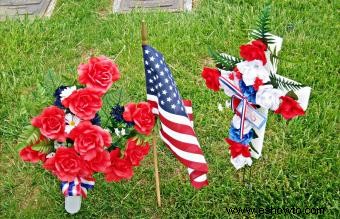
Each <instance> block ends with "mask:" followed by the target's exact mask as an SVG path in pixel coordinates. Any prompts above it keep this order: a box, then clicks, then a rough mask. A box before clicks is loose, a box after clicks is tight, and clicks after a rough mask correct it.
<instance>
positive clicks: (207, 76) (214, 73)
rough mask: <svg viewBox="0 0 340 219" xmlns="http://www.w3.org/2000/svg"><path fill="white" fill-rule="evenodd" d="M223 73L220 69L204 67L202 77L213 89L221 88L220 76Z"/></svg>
mask: <svg viewBox="0 0 340 219" xmlns="http://www.w3.org/2000/svg"><path fill="white" fill-rule="evenodd" d="M220 76H221V73H220V71H219V70H218V69H214V68H207V67H204V68H203V71H202V77H203V78H204V80H205V84H206V85H207V87H208V88H209V89H211V90H213V91H219V90H220V82H219V77H220Z"/></svg>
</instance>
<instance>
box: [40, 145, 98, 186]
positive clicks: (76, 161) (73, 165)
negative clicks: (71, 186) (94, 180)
mask: <svg viewBox="0 0 340 219" xmlns="http://www.w3.org/2000/svg"><path fill="white" fill-rule="evenodd" d="M44 168H45V169H47V170H50V171H52V173H53V174H55V175H56V176H57V177H58V178H59V179H60V180H61V181H68V182H71V181H73V180H74V178H75V177H91V175H92V171H91V170H90V168H89V167H88V165H87V164H86V163H85V161H84V160H83V159H81V157H80V156H79V155H78V154H77V152H76V151H75V150H74V149H73V148H65V147H60V148H58V149H57V151H56V153H55V156H54V157H52V158H49V159H47V160H46V162H45V163H44Z"/></svg>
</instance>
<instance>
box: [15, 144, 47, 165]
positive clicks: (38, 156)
mask: <svg viewBox="0 0 340 219" xmlns="http://www.w3.org/2000/svg"><path fill="white" fill-rule="evenodd" d="M19 155H20V157H21V159H22V160H23V161H26V162H31V163H37V162H39V161H42V162H44V161H45V160H46V154H44V153H41V152H39V151H35V150H33V149H32V147H31V146H27V147H25V148H23V149H22V150H21V151H20V153H19Z"/></svg>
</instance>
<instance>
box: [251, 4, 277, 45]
mask: <svg viewBox="0 0 340 219" xmlns="http://www.w3.org/2000/svg"><path fill="white" fill-rule="evenodd" d="M270 7H271V6H270V4H267V5H266V6H265V7H264V9H263V10H262V13H261V15H260V17H259V18H258V20H257V22H256V27H255V28H254V30H253V31H252V32H251V33H250V36H251V37H252V38H253V39H255V40H257V39H259V40H262V41H263V42H264V43H265V44H267V45H268V44H271V43H274V39H273V38H272V36H271V35H270V34H269V32H270V28H269V25H270Z"/></svg>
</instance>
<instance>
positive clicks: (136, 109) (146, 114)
mask: <svg viewBox="0 0 340 219" xmlns="http://www.w3.org/2000/svg"><path fill="white" fill-rule="evenodd" d="M123 118H124V120H125V121H127V122H133V123H134V124H135V125H134V128H135V129H136V131H137V132H139V133H141V134H143V135H149V134H150V133H151V131H152V129H153V127H154V126H155V116H154V115H153V113H152V111H151V105H150V104H149V103H147V102H140V103H138V104H135V103H128V104H127V105H126V106H124V113H123Z"/></svg>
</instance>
